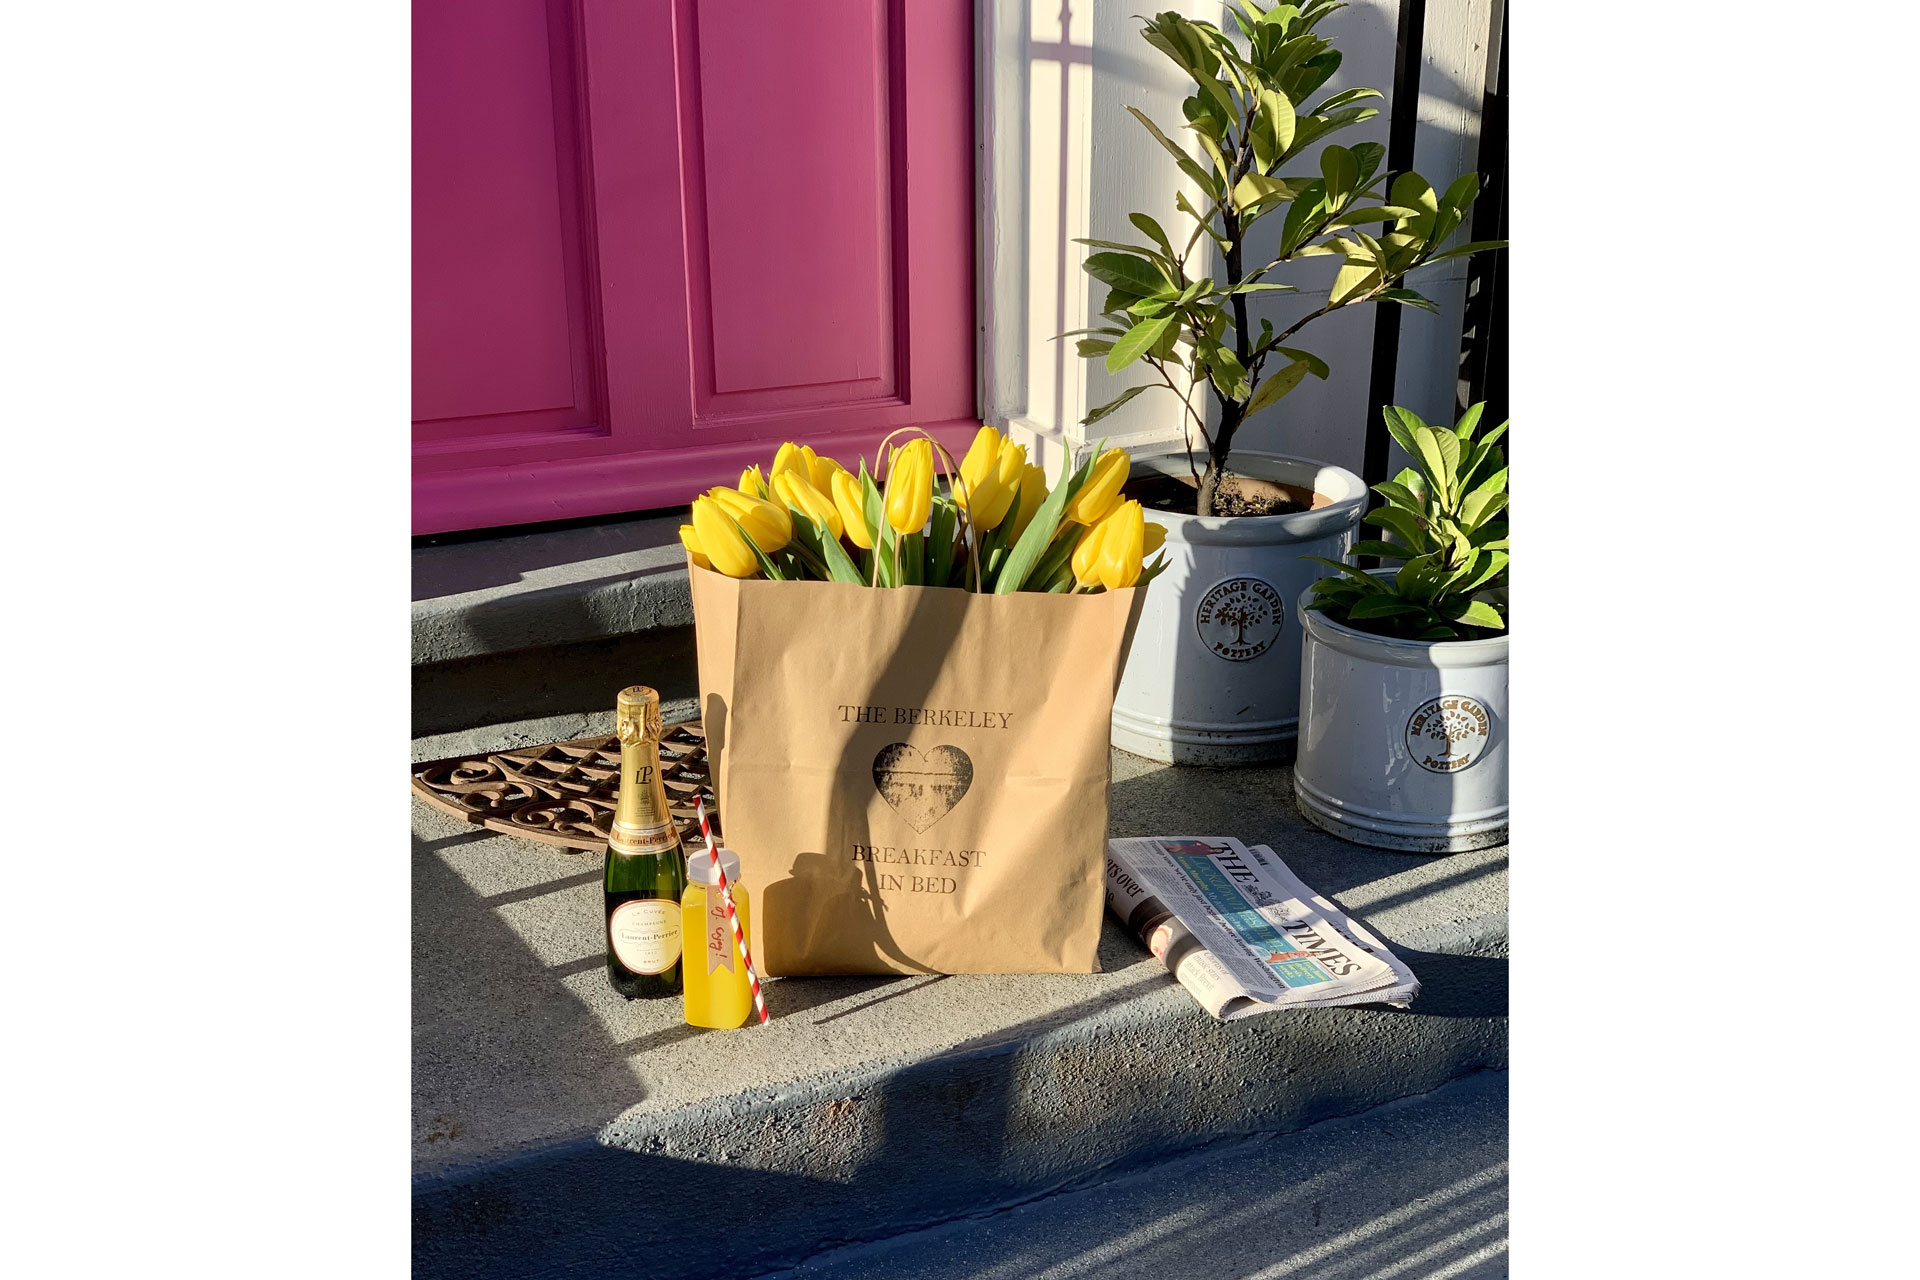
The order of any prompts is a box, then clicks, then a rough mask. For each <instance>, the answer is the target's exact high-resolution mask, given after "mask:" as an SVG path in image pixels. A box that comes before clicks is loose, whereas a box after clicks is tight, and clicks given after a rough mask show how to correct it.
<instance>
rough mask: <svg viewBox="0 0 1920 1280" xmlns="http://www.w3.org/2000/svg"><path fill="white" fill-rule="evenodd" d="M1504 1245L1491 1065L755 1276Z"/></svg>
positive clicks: (1338, 1263)
mask: <svg viewBox="0 0 1920 1280" xmlns="http://www.w3.org/2000/svg"><path fill="white" fill-rule="evenodd" d="M1506 1252H1507V1078H1506V1073H1505V1072H1502V1071H1481V1072H1476V1073H1474V1074H1473V1075H1469V1076H1463V1077H1462V1078H1460V1079H1458V1080H1455V1081H1453V1082H1451V1083H1449V1084H1444V1085H1441V1086H1440V1087H1439V1088H1438V1089H1435V1090H1434V1091H1433V1092H1432V1093H1427V1094H1421V1095H1419V1096H1417V1097H1411V1098H1402V1099H1400V1100H1398V1101H1395V1102H1389V1103H1386V1104H1385V1105H1383V1106H1379V1107H1375V1108H1373V1109H1372V1110H1371V1111H1363V1112H1361V1113H1360V1114H1358V1115H1355V1116H1350V1117H1347V1118H1345V1119H1340V1120H1327V1121H1323V1122H1321V1123H1320V1124H1317V1125H1314V1126H1312V1127H1311V1128H1307V1129H1303V1130H1301V1131H1300V1132H1298V1133H1293V1134H1262V1135H1260V1136H1257V1137H1253V1138H1244V1139H1237V1140H1229V1141H1225V1142H1220V1143H1216V1144H1214V1145H1212V1146H1209V1147H1207V1148H1205V1149H1203V1150H1202V1151H1200V1152H1199V1153H1197V1154H1193V1155H1185V1156H1178V1157H1175V1158H1173V1159H1169V1160H1164V1161H1160V1162H1158V1163H1155V1164H1151V1165H1148V1166H1146V1167H1144V1168H1142V1169H1139V1170H1137V1171H1135V1172H1133V1173H1129V1174H1126V1175H1123V1176H1120V1177H1116V1178H1111V1179H1106V1180H1102V1181H1098V1182H1094V1183H1092V1184H1090V1185H1088V1186H1084V1187H1078V1188H1074V1189H1072V1190H1068V1191H1062V1192H1056V1193H1054V1194H1051V1195H1043V1196H1039V1197H1036V1198H1035V1199H1033V1200H1029V1201H1027V1202H1026V1203H1024V1204H1020V1205H1015V1206H1012V1207H1010V1208H1006V1209H999V1210H994V1211H990V1212H987V1213H983V1214H979V1215H975V1216H971V1217H966V1218H960V1219H957V1220H955V1221H953V1222H948V1223H943V1224H941V1225H940V1226H937V1227H931V1228H928V1229H926V1230H923V1231H917V1232H912V1233H909V1234H907V1235H902V1236H896V1237H893V1238H892V1239H889V1240H883V1241H880V1242H878V1243H874V1244H862V1245H853V1246H849V1247H847V1248H843V1249H835V1250H830V1251H828V1252H826V1253H823V1254H819V1255H816V1256H814V1257H812V1258H808V1259H806V1260H805V1261H803V1262H801V1263H799V1264H798V1265H796V1266H794V1267H791V1268H788V1269H784V1270H781V1271H778V1272H772V1273H768V1274H766V1275H764V1276H761V1277H758V1278H757V1280H954V1278H955V1277H960V1276H989V1275H991V1276H1009V1277H1012V1276H1018V1277H1021V1280H1135V1278H1136V1277H1139V1276H1155V1277H1159V1278H1160V1280H1219V1278H1220V1277H1222V1276H1250V1275H1255V1274H1258V1275H1260V1276H1263V1277H1267V1276H1271V1277H1275V1278H1276V1280H1278V1278H1280V1277H1286V1276H1309V1275H1310V1276H1313V1277H1315V1280H1373V1278H1374V1277H1379V1276H1423V1277H1443V1278H1444V1280H1495V1278H1496V1277H1502V1276H1505V1275H1506V1274H1507V1259H1506Z"/></svg>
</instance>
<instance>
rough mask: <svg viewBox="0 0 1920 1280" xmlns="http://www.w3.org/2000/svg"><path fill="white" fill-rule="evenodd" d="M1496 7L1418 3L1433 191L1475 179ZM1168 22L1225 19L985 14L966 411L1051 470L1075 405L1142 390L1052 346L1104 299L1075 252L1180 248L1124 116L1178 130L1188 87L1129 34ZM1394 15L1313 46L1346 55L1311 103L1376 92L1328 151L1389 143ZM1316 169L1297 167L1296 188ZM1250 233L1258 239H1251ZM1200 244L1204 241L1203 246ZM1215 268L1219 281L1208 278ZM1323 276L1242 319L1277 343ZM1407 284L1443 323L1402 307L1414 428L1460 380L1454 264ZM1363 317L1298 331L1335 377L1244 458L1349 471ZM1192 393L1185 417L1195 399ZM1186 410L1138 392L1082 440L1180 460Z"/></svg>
mask: <svg viewBox="0 0 1920 1280" xmlns="http://www.w3.org/2000/svg"><path fill="white" fill-rule="evenodd" d="M1496 3H1497V0H1429V4H1428V6H1427V29H1428V32H1429V38H1428V41H1427V44H1426V51H1427V52H1426V62H1425V64H1424V65H1423V67H1422V75H1421V80H1422V89H1423V92H1422V96H1421V103H1420V126H1419V132H1418V134H1417V142H1416V150H1415V165H1414V167H1415V168H1416V169H1419V170H1420V171H1421V172H1423V173H1425V174H1426V175H1427V177H1428V178H1429V179H1430V180H1432V181H1433V182H1434V183H1435V184H1436V185H1438V186H1443V187H1444V185H1445V184H1446V183H1447V182H1448V181H1450V180H1451V179H1452V178H1453V177H1454V176H1455V175H1456V174H1458V173H1462V172H1465V171H1466V170H1467V169H1469V168H1471V167H1472V166H1473V165H1474V163H1475V161H1476V160H1477V157H1478V149H1479V111H1480V101H1481V92H1482V88H1483V86H1484V82H1485V79H1484V78H1485V63H1486V56H1485V55H1486V44H1487V31H1488V23H1489V21H1490V15H1491V13H1492V11H1493V8H1494V5H1495V4H1496ZM1162 7H1168V8H1174V9H1176V10H1177V11H1179V12H1181V13H1184V14H1186V15H1187V16H1189V17H1196V18H1206V19H1208V20H1210V21H1214V22H1221V21H1223V20H1224V19H1223V13H1222V6H1221V4H1220V3H1219V2H1218V0H1156V3H1154V4H1153V5H1151V6H1144V5H1129V4H1123V3H1120V2H1119V0H1101V2H1100V3H1098V4H1096V3H1095V0H982V6H981V14H980V23H981V31H980V47H981V49H982V50H983V52H984V53H985V54H986V56H983V57H982V58H981V62H980V77H981V79H980V85H979V94H978V98H979V103H980V116H981V145H982V154H981V167H980V176H981V208H980V219H981V231H982V235H981V242H982V243H981V247H982V252H981V280H980V291H979V297H980V299H981V320H982V326H983V329H984V332H983V335H982V351H981V354H982V359H981V407H982V412H983V416H984V417H985V418H986V420H987V421H989V422H992V423H994V424H995V425H998V426H1001V427H1004V428H1007V429H1009V430H1010V431H1012V432H1013V433H1014V435H1015V436H1016V438H1018V439H1021V440H1023V441H1025V442H1027V443H1028V444H1029V447H1030V449H1031V450H1032V452H1033V454H1034V456H1035V457H1036V458H1038V459H1040V460H1042V461H1045V462H1046V463H1047V464H1048V465H1049V467H1050V468H1051V467H1052V466H1054V465H1056V464H1057V462H1058V460H1059V459H1060V458H1061V457H1063V456H1064V455H1065V453H1066V452H1067V451H1069V450H1077V449H1081V448H1084V447H1085V446H1087V445H1089V444H1091V441H1090V440H1088V439H1086V438H1085V434H1084V433H1083V429H1082V428H1081V427H1080V426H1079V425H1078V424H1079V421H1080V419H1081V418H1082V417H1083V416H1084V415H1085V413H1086V412H1087V410H1088V409H1090V408H1092V407H1093V406H1096V405H1099V404H1103V403H1105V402H1106V401H1108V400H1110V399H1112V398H1113V397H1114V396H1115V395H1118V394H1119V393H1120V391H1122V390H1124V389H1125V388H1126V387H1128V386H1131V385H1134V384H1135V383H1137V382H1140V381H1145V380H1148V379H1149V375H1147V374H1146V372H1145V371H1144V370H1143V369H1140V368H1137V367H1136V368H1133V369H1128V370H1127V371H1125V372H1124V373H1122V374H1120V375H1110V374H1108V373H1107V372H1106V370H1105V368H1104V367H1103V366H1102V365H1101V364H1100V362H1098V361H1087V360H1082V359H1080V358H1079V357H1078V356H1077V355H1075V354H1074V351H1073V347H1072V340H1071V339H1067V340H1064V341H1053V338H1054V336H1055V335H1056V334H1059V333H1063V332H1065V331H1067V330H1071V329H1078V328H1082V327H1084V326H1085V325H1086V324H1087V312H1088V307H1089V305H1090V303H1091V305H1098V299H1099V298H1100V297H1102V296H1104V288H1103V287H1102V286H1100V285H1098V284H1095V283H1093V282H1091V281H1090V280H1089V279H1088V277H1087V276H1086V273H1085V272H1083V271H1082V270H1081V269H1080V263H1081V262H1082V260H1083V259H1084V258H1085V256H1086V254H1087V253H1088V252H1089V250H1088V249H1087V248H1086V247H1085V246H1083V245H1078V244H1074V243H1072V241H1073V239H1074V238H1075V237H1085V236H1091V237H1094V238H1098V239H1107V240H1123V241H1126V240H1137V239H1138V238H1139V237H1138V233H1137V232H1136V231H1135V230H1134V228H1133V226H1132V225H1131V224H1130V223H1129V222H1128V221H1127V214H1128V213H1130V212H1133V211H1135V210H1138V211H1141V212H1144V213H1148V214H1151V215H1152V216H1153V217H1154V218H1156V219H1158V220H1159V222H1160V223H1161V225H1162V226H1164V227H1166V228H1167V230H1168V232H1169V234H1170V235H1174V236H1176V237H1177V236H1178V235H1179V232H1178V231H1177V230H1176V228H1178V227H1187V228H1190V227H1191V225H1192V224H1191V220H1190V219H1188V218H1187V217H1186V216H1185V215H1184V214H1181V213H1180V212H1179V211H1178V210H1177V209H1176V208H1175V207H1174V194H1175V192H1176V191H1177V190H1181V189H1182V188H1185V189H1187V193H1188V196H1189V198H1190V199H1194V200H1195V203H1198V200H1197V198H1196V197H1195V195H1194V192H1193V191H1192V190H1191V184H1190V183H1189V182H1188V180H1187V179H1185V178H1184V177H1183V176H1182V175H1181V174H1180V172H1179V170H1178V169H1177V168H1176V167H1175V166H1174V164H1173V161H1172V159H1171V158H1170V157H1168V156H1167V154H1166V153H1165V152H1164V151H1162V150H1161V149H1160V147H1159V145H1158V144H1157V143H1155V142H1154V141H1153V139H1152V138H1151V137H1149V136H1148V135H1147V133H1146V131H1145V130H1144V129H1142V128H1141V127H1140V125H1139V124H1138V123H1137V122H1136V121H1135V120H1134V119H1133V118H1132V116H1131V115H1129V114H1128V113H1127V111H1126V108H1127V107H1128V106H1129V105H1131V106H1135V107H1138V108H1139V109H1140V110H1142V111H1144V112H1146V113H1147V114H1148V115H1149V116H1151V117H1152V118H1153V119H1154V120H1156V121H1157V122H1158V123H1160V125H1161V127H1162V128H1163V129H1165V130H1166V132H1167V133H1168V134H1169V136H1172V137H1175V138H1176V139H1178V138H1180V137H1181V133H1180V132H1179V131H1177V130H1176V126H1177V125H1178V124H1180V122H1181V121H1182V115H1181V110H1180V102H1181V99H1182V98H1184V97H1185V96H1186V94H1187V92H1188V86H1189V84H1190V82H1189V81H1187V80H1186V79H1185V77H1184V76H1183V75H1182V74H1181V73H1180V72H1179V71H1178V69H1177V68H1175V67H1174V65H1173V64H1172V63H1171V62H1170V61H1169V60H1168V59H1167V58H1166V57H1165V56H1164V55H1162V54H1161V53H1160V52H1159V51H1158V50H1156V49H1154V48H1153V47H1152V46H1151V45H1149V44H1147V43H1146V42H1145V41H1144V40H1142V39H1141V38H1140V35H1139V21H1138V19H1137V18H1135V17H1134V16H1133V15H1134V14H1135V13H1136V12H1145V11H1146V10H1147V9H1148V8H1154V9H1158V8H1162ZM1398 12H1399V6H1398V4H1397V3H1396V0H1354V2H1353V3H1352V4H1351V5H1350V7H1348V8H1347V9H1345V10H1343V11H1342V12H1340V13H1337V14H1335V15H1334V16H1333V17H1331V18H1329V19H1327V20H1326V22H1325V23H1324V24H1323V25H1322V27H1321V31H1322V32H1323V33H1324V34H1329V35H1331V36H1333V37H1334V39H1335V41H1336V44H1337V46H1338V47H1339V48H1340V49H1341V51H1342V52H1343V53H1344V55H1345V61H1344V62H1343V64H1342V66H1341V69H1340V73H1339V74H1338V75H1337V76H1336V77H1335V78H1334V79H1333V80H1332V81H1331V82H1329V85H1328V87H1327V89H1326V90H1325V92H1328V93H1330V92H1334V91H1336V90H1338V89H1342V88H1349V87H1353V86H1356V85H1368V86H1371V87H1373V88H1376V89H1379V90H1381V91H1382V92H1383V93H1386V94H1388V95H1389V99H1388V100H1382V101H1375V102H1372V103H1370V104H1369V105H1373V106H1377V107H1379V108H1380V111H1381V114H1380V115H1379V116H1377V117H1375V118H1374V119H1372V120H1370V121H1368V122H1367V123H1366V124H1363V125H1360V126H1357V127H1355V128H1352V129H1348V130H1345V131H1343V132H1341V133H1340V134H1337V135H1335V140H1337V141H1339V142H1341V143H1342V144H1344V145H1348V146H1351V145H1352V144H1353V143H1355V142H1363V141H1369V140H1371V141H1377V142H1380V143H1382V144H1384V143H1385V142H1386V141H1387V130H1388V125H1389V118H1390V115H1391V101H1390V95H1391V91H1392V87H1393V86H1392V80H1393V62H1394V46H1395V39H1396V27H1397V22H1398ZM1317 165H1318V157H1317V154H1309V155H1307V156H1305V157H1302V159H1301V161H1300V169H1299V171H1305V172H1311V171H1313V170H1314V169H1315V168H1317ZM1255 230H1256V235H1255V240H1254V242H1253V245H1252V248H1253V249H1254V250H1255V251H1258V250H1260V249H1262V248H1265V249H1266V250H1267V252H1268V253H1269V254H1270V253H1271V251H1272V250H1271V246H1270V245H1269V244H1267V243H1266V242H1267V241H1268V240H1271V239H1277V237H1278V234H1279V218H1278V217H1275V218H1273V219H1271V221H1270V222H1264V223H1262V224H1260V225H1259V226H1257V227H1256V229H1255ZM1262 233H1264V235H1263V234H1262ZM1203 243H1205V244H1209V245H1210V244H1211V242H1209V241H1203ZM1214 269H1215V270H1216V271H1217V269H1218V268H1217V265H1216V267H1215V268H1214ZM1335 269H1336V263H1335V262H1334V260H1332V259H1324V258H1323V259H1312V260H1309V261H1308V262H1307V263H1306V264H1305V265H1304V266H1302V267H1299V268H1293V269H1292V270H1294V271H1296V272H1297V274H1295V275H1288V276H1284V277H1276V278H1277V279H1281V280H1283V281H1284V282H1286V283H1293V284H1297V285H1299V286H1300V288H1301V290H1302V293H1301V294H1299V295H1292V294H1283V295H1265V296H1262V297H1260V298H1259V300H1258V305H1257V306H1256V308H1255V310H1254V312H1253V314H1254V316H1255V317H1256V323H1257V318H1258V317H1259V316H1261V315H1266V316H1268V317H1269V318H1271V319H1272V320H1273V321H1274V323H1275V325H1276V327H1278V326H1283V325H1284V324H1286V323H1289V322H1290V321H1291V320H1292V319H1293V318H1296V317H1298V316H1299V315H1300V314H1302V313H1303V311H1305V310H1311V309H1312V307H1313V306H1314V305H1316V304H1315V303H1314V302H1313V301H1311V300H1310V299H1311V293H1312V290H1313V289H1315V288H1317V289H1319V290H1320V291H1321V295H1322V297H1323V298H1324V291H1325V288H1326V286H1327V285H1328V284H1329V283H1330V282H1331V280H1332V277H1333V272H1334V270H1335ZM1421 275H1422V276H1424V277H1425V279H1416V283H1417V285H1418V287H1419V288H1420V289H1421V290H1422V292H1425V293H1427V295H1428V296H1429V297H1432V298H1434V299H1435V301H1436V302H1439V303H1440V304H1441V312H1440V314H1438V315H1431V314H1428V313H1426V312H1421V311H1414V310H1407V311H1405V312H1404V314H1403V315H1402V317H1401V346H1400V365H1399V370H1400V372H1399V393H1398V396H1397V398H1398V399H1399V400H1400V401H1401V402H1402V403H1405V404H1409V405H1410V406H1412V407H1414V408H1416V409H1417V410H1418V411H1419V412H1420V413H1422V414H1423V415H1426V416H1428V417H1430V418H1438V417H1446V416H1448V414H1449V412H1450V406H1451V403H1452V396H1453V387H1454V380H1455V377H1456V376H1457V364H1458V348H1459V341H1460V327H1461V317H1462V312H1463V309H1464V305H1465V279H1466V272H1465V267H1464V264H1458V263H1456V264H1448V265H1447V266H1443V267H1438V268H1434V269H1432V270H1431V271H1427V272H1422V273H1421ZM1374 313H1375V309H1374V308H1372V307H1366V308H1356V309H1354V310H1352V311H1348V312H1340V313H1335V314H1334V315H1331V316H1328V317H1327V318H1325V319H1324V320H1319V321H1315V322H1314V324H1312V325H1310V326H1309V327H1308V328H1306V329H1304V330H1302V332H1301V334H1300V336H1299V338H1298V340H1297V342H1296V344H1295V345H1299V346H1303V347H1305V348H1307V349H1308V350H1311V351H1314V352H1316V353H1317V354H1319V355H1320V356H1322V357H1323V358H1325V359H1326V360H1327V361H1328V362H1329V363H1330V364H1331V365H1332V366H1333V376H1332V377H1331V378H1330V379H1329V380H1328V381H1327V382H1325V383H1321V382H1319V381H1317V380H1315V379H1312V378H1309V379H1308V380H1307V381H1306V382H1305V383H1304V384H1303V385H1302V386H1301V387H1300V389H1299V390H1297V391H1295V392H1294V393H1293V394H1292V395H1291V396H1289V397H1288V398H1287V399H1286V400H1284V401H1282V402H1281V403H1280V404H1279V405H1278V406H1276V407H1275V408H1272V409H1269V410H1267V411H1266V412H1265V413H1263V414H1261V415H1260V416H1259V417H1257V418H1255V419H1253V420H1252V421H1251V422H1249V423H1248V424H1247V425H1246V426H1245V427H1244V428H1243V429H1242V431H1241V434H1240V438H1239V444H1240V445H1241V446H1243V447H1248V448H1257V449H1270V450H1274V451H1278V452H1285V453H1292V454H1297V455H1301V456H1305V457H1310V458H1314V459H1318V460H1322V461H1327V462H1333V463H1337V464H1339V465H1341V466H1345V467H1349V468H1352V469H1353V470H1356V471H1357V470H1359V469H1360V465H1361V459H1362V455H1363V453H1364V449H1365V440H1366V433H1367V423H1368V419H1369V417H1370V416H1371V415H1375V414H1377V413H1378V406H1370V405H1368V403H1367V399H1368V389H1369V388H1368V383H1369V379H1370V374H1371V368H1372V358H1373V337H1374ZM1208 399H1209V397H1207V395H1206V393H1205V391H1204V389H1203V390H1201V391H1200V392H1199V393H1198V394H1197V396H1196V404H1197V405H1198V404H1204V403H1206V402H1207V401H1208ZM1184 417H1185V414H1184V411H1183V410H1182V409H1181V408H1180V407H1179V404H1178V402H1177V401H1176V400H1175V398H1174V396H1173V394H1172V393H1171V392H1167V391H1152V392H1148V393H1147V394H1144V395H1141V396H1139V397H1137V398H1135V399H1134V400H1133V401H1132V402H1131V403H1130V404H1128V405H1126V406H1125V407H1124V408H1123V409H1121V410H1120V411H1119V412H1118V413H1115V414H1114V415H1112V416H1110V417H1109V418H1107V419H1105V420H1103V421H1102V422H1100V423H1098V424H1096V425H1095V426H1094V428H1093V429H1092V434H1093V435H1094V437H1095V438H1097V437H1099V436H1102V435H1104V436H1106V437H1108V438H1109V440H1110V441H1112V442H1113V443H1118V444H1125V445H1127V446H1128V447H1130V448H1133V449H1134V450H1135V451H1136V452H1160V451H1165V450H1169V449H1175V448H1178V447H1179V444H1180V441H1181V439H1182V436H1181V424H1182V422H1183V420H1184Z"/></svg>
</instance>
